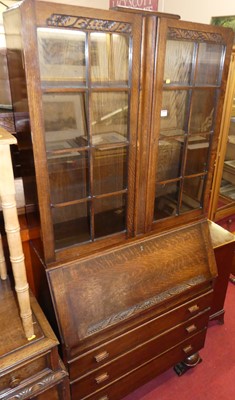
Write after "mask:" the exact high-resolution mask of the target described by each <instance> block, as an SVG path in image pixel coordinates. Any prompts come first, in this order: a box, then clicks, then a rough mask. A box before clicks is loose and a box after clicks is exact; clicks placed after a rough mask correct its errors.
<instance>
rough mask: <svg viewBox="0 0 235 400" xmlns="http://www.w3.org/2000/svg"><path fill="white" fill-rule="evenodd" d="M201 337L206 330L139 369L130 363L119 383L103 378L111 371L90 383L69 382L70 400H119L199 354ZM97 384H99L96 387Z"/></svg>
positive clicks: (100, 373) (128, 357)
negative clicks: (186, 359)
mask: <svg viewBox="0 0 235 400" xmlns="http://www.w3.org/2000/svg"><path fill="white" fill-rule="evenodd" d="M205 336H206V328H205V329H204V330H202V331H200V332H199V333H197V334H195V335H193V336H191V337H190V338H188V339H187V340H185V341H183V342H181V343H180V344H178V345H177V346H175V347H173V348H171V349H170V350H169V351H166V352H164V353H162V354H161V355H160V356H158V357H155V358H154V356H153V354H152V357H151V358H150V359H149V360H145V361H144V360H143V362H142V364H141V365H139V366H138V362H137V361H138V360H135V359H134V364H133V365H134V367H133V369H131V367H130V368H129V369H128V371H127V372H126V373H125V374H124V375H123V377H121V375H120V376H119V378H120V379H118V377H117V378H116V379H115V380H114V382H113V383H112V382H111V378H110V377H107V375H108V374H109V373H111V372H110V371H111V370H110V371H108V370H106V372H104V370H103V369H102V370H101V371H100V372H99V373H97V374H92V378H91V380H90V382H89V381H88V380H86V381H85V379H84V380H83V382H82V383H80V382H79V381H78V382H73V383H72V384H71V394H72V400H81V399H89V400H120V399H121V398H122V397H123V396H124V395H125V394H127V393H129V392H130V391H132V390H134V389H135V388H136V387H139V386H140V385H142V384H144V383H145V382H147V381H149V380H150V379H153V378H154V377H156V376H157V375H158V374H160V373H162V372H164V371H165V370H167V369H168V368H170V367H172V366H173V365H175V364H176V363H178V362H179V361H180V360H181V361H183V360H184V359H185V358H186V357H189V356H190V355H192V354H194V353H196V352H197V351H199V350H200V349H201V348H202V347H203V346H204V342H205ZM152 350H154V349H152ZM186 352H187V354H186ZM131 356H132V357H135V354H133V353H131ZM131 356H130V355H126V356H125V357H123V359H120V360H118V361H117V362H116V363H114V367H113V368H117V367H118V366H119V364H121V363H124V364H125V363H126V364H128V363H129V362H130V358H131ZM135 361H136V362H135ZM95 378H96V380H95ZM92 379H93V380H95V384H94V383H93V382H92ZM97 380H98V381H99V382H98V383H97ZM100 381H103V382H100ZM83 384H84V387H83ZM89 394H90V395H89Z"/></svg>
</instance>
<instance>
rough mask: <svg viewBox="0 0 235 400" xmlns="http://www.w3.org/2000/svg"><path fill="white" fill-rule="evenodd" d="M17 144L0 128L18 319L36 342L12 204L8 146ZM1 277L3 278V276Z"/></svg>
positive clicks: (0, 187)
mask: <svg viewBox="0 0 235 400" xmlns="http://www.w3.org/2000/svg"><path fill="white" fill-rule="evenodd" d="M14 143H16V139H15V138H14V136H13V135H11V134H10V133H8V132H7V131H6V130H5V129H2V128H0V171H1V179H0V201H1V205H2V211H3V217H4V224H5V231H6V235H7V242H8V247H9V253H10V261H11V264H12V271H13V276H14V280H15V290H16V293H17V298H18V303H19V308H20V316H21V319H22V323H23V327H24V331H25V335H26V337H27V339H28V340H31V339H33V338H35V335H34V329H33V320H32V311H31V306H30V299H29V285H28V282H27V277H26V269H25V263H24V253H23V248H22V242H21V237H20V226H19V220H18V215H17V208H16V200H15V183H14V176H13V170H12V163H11V154H10V145H11V144H14ZM3 275H4V274H3Z"/></svg>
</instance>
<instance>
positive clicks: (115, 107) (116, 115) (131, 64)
mask: <svg viewBox="0 0 235 400" xmlns="http://www.w3.org/2000/svg"><path fill="white" fill-rule="evenodd" d="M34 5H35V7H34ZM20 12H21V26H22V33H23V34H22V36H23V37H22V43H24V45H23V46H24V48H23V52H24V62H25V73H26V80H27V90H28V102H29V115H30V123H31V130H32V137H33V142H34V143H33V152H34V163H35V169H36V179H37V189H38V197H39V208H40V217H41V229H42V237H43V242H44V252H45V259H46V262H48V261H53V260H55V259H56V256H55V254H57V258H60V256H61V257H63V256H64V255H65V254H66V252H67V251H70V252H71V251H73V250H72V248H73V247H74V246H76V245H79V254H81V252H82V249H83V245H84V246H85V245H86V244H89V246H90V245H91V247H90V250H89V251H91V249H95V248H96V247H98V246H99V247H100V246H102V240H103V243H104V244H105V245H107V237H108V238H109V239H110V240H111V242H116V241H118V240H119V241H120V238H123V237H128V236H130V235H132V232H133V215H134V190H133V188H134V179H135V158H136V130H137V129H136V126H137V122H136V120H137V119H136V117H135V114H136V112H137V109H138V78H139V57H140V44H141V37H140V36H141V23H140V22H141V21H140V17H138V16H134V15H129V14H124V13H117V12H109V11H103V10H94V9H86V8H81V7H73V6H66V5H59V4H57V5H55V4H54V5H53V4H51V3H44V2H35V3H34V2H29V1H26V2H24V4H23V5H22V7H21V8H20ZM6 18H7V16H6ZM32 59H33V60H35V62H34V63H32ZM98 239H99V241H98V244H97V240H98ZM85 247H86V246H85ZM77 254H78V251H76V255H77Z"/></svg>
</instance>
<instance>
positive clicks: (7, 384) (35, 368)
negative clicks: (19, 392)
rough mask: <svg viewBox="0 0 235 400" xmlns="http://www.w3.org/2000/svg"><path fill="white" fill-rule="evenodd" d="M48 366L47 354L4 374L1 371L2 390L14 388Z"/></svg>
mask: <svg viewBox="0 0 235 400" xmlns="http://www.w3.org/2000/svg"><path fill="white" fill-rule="evenodd" d="M47 367H48V361H47V356H43V357H40V358H37V359H36V360H34V361H32V362H28V363H25V364H24V365H21V366H20V367H18V368H16V369H14V370H12V371H11V372H8V373H6V374H4V375H3V374H2V371H1V372H0V392H1V391H3V390H6V389H13V388H15V387H17V386H19V385H20V384H21V383H22V382H23V381H24V380H25V379H28V378H30V377H32V376H34V375H36V374H38V373H39V372H41V371H43V370H44V369H45V368H47Z"/></svg>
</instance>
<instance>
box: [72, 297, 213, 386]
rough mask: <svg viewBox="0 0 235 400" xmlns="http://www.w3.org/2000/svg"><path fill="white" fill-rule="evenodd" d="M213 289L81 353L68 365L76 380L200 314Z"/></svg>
mask: <svg viewBox="0 0 235 400" xmlns="http://www.w3.org/2000/svg"><path fill="white" fill-rule="evenodd" d="M212 298H213V291H212V290H211V291H210V292H208V293H206V294H203V295H201V296H198V297H197V298H195V299H193V300H191V301H189V302H187V303H184V304H183V305H181V306H179V307H176V308H174V309H173V310H171V311H169V312H166V313H164V314H162V315H161V316H158V317H157V318H154V319H152V320H150V321H148V322H147V323H145V324H142V325H141V326H139V327H137V328H135V329H132V330H130V331H128V332H127V333H125V334H123V335H120V336H118V337H117V338H115V339H113V340H111V341H109V342H107V343H106V344H105V345H102V346H99V347H97V348H95V349H93V350H92V351H90V352H88V353H86V354H84V355H82V356H79V357H77V358H76V359H74V360H73V361H70V362H69V365H68V369H69V375H70V379H71V380H74V379H77V378H79V377H81V376H82V375H84V374H85V373H87V371H92V370H95V369H97V368H99V367H100V366H102V365H104V364H106V363H107V362H110V361H111V360H112V359H114V358H116V357H118V356H119V355H121V354H123V353H125V352H126V351H128V350H129V349H131V348H133V347H136V346H138V345H141V344H142V343H143V342H145V341H147V340H150V339H151V338H152V337H155V336H157V335H158V334H160V333H162V332H164V331H166V330H168V329H170V328H172V327H174V326H175V325H178V324H180V323H181V322H184V321H186V320H187V319H189V318H190V317H192V316H194V315H197V314H198V313H200V312H201V311H203V310H205V309H206V308H208V307H210V306H211V304H212Z"/></svg>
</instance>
